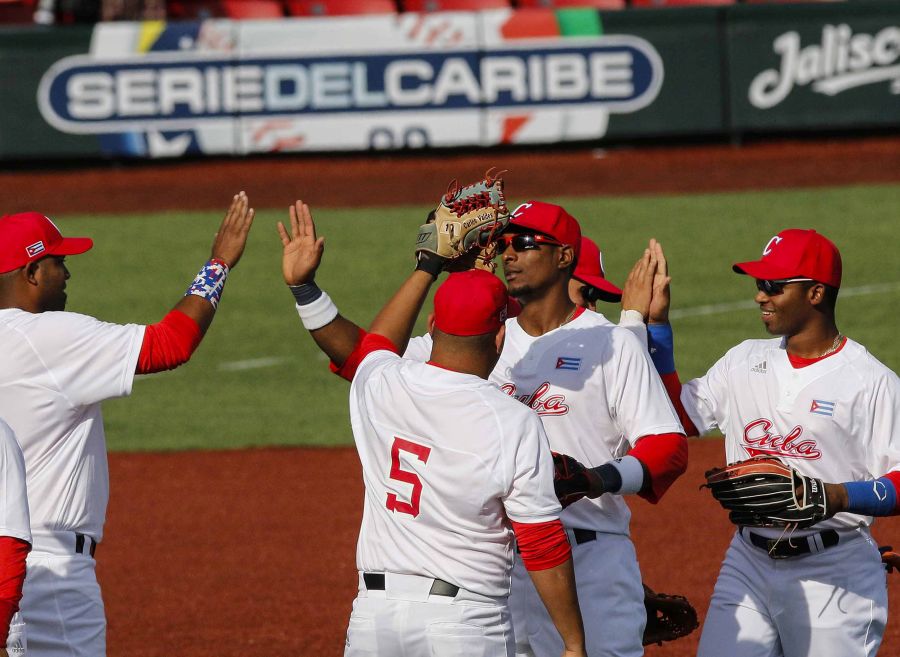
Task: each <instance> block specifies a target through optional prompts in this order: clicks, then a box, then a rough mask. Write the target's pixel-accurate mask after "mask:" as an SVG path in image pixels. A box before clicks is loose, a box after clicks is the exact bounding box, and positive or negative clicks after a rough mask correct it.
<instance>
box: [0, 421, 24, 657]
mask: <svg viewBox="0 0 900 657" xmlns="http://www.w3.org/2000/svg"><path fill="white" fill-rule="evenodd" d="M25 491H26V488H25V463H24V461H23V459H22V450H21V449H20V448H19V444H18V443H17V442H16V436H15V434H14V433H13V430H12V429H11V428H10V427H9V425H8V424H7V423H6V422H4V421H3V420H2V419H0V645H2V646H4V647H0V657H10V656H12V657H17V656H21V655H24V654H25V648H26V644H27V641H26V636H25V624H24V623H23V622H22V619H21V614H19V613H18V610H19V601H20V600H21V599H22V584H23V583H24V582H25V559H26V557H27V555H28V552H29V551H30V550H31V529H30V524H29V521H28V496H27V495H26V492H25Z"/></svg>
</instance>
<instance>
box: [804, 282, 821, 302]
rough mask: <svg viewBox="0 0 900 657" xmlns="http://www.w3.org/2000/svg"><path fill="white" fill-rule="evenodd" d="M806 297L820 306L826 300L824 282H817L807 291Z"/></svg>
mask: <svg viewBox="0 0 900 657" xmlns="http://www.w3.org/2000/svg"><path fill="white" fill-rule="evenodd" d="M806 298H807V299H809V302H810V303H811V304H812V305H814V306H818V305H819V304H820V303H822V302H823V301H824V300H825V286H824V285H823V284H822V283H815V284H814V285H812V286H811V287H810V288H809V289H808V290H807V291H806Z"/></svg>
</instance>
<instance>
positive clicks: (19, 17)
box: [0, 0, 34, 25]
mask: <svg viewBox="0 0 900 657" xmlns="http://www.w3.org/2000/svg"><path fill="white" fill-rule="evenodd" d="M33 21H34V3H33V2H31V0H0V23H10V24H20V25H21V24H24V23H31V22H33Z"/></svg>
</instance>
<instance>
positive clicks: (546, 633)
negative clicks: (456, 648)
mask: <svg viewBox="0 0 900 657" xmlns="http://www.w3.org/2000/svg"><path fill="white" fill-rule="evenodd" d="M566 533H567V534H570V536H569V542H570V543H571V544H572V560H573V563H574V566H575V585H576V589H577V591H578V605H579V606H580V607H581V618H582V621H583V622H584V634H585V644H586V647H587V654H588V657H640V656H641V655H643V654H644V647H643V637H644V626H645V625H646V624H647V612H646V610H645V608H644V587H643V585H642V584H641V571H640V569H639V568H638V563H637V555H636V554H635V552H634V545H633V544H632V542H631V539H630V538H628V537H627V536H623V535H622V534H603V533H599V532H598V533H597V538H596V539H595V540H593V541H588V542H586V543H581V544H580V545H579V544H577V542H576V541H575V540H574V538H573V536H572V534H571V531H569V530H567V532H566ZM509 606H510V610H511V611H512V619H513V627H514V628H515V635H516V656H517V657H559V655H561V654H562V651H563V642H562V637H560V636H559V632H557V631H556V626H555V625H553V621H552V620H551V619H550V614H548V613H547V608H546V607H544V603H543V602H542V601H541V598H540V596H539V595H538V593H537V590H536V589H535V588H534V584H532V582H531V577H530V576H529V575H528V571H527V570H526V569H525V566H524V565H522V560H521V559H520V558H518V556H517V557H516V563H515V567H514V568H513V576H512V587H511V589H510V594H509Z"/></svg>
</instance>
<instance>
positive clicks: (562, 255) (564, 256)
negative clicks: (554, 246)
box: [556, 244, 575, 269]
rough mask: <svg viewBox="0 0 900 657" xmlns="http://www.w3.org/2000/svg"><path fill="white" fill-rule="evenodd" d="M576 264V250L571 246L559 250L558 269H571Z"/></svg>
mask: <svg viewBox="0 0 900 657" xmlns="http://www.w3.org/2000/svg"><path fill="white" fill-rule="evenodd" d="M574 264H575V249H573V248H572V247H571V246H570V245H568V244H566V245H565V246H563V247H561V248H560V250H559V260H558V262H557V265H556V266H557V267H558V268H559V269H568V268H569V267H572V266H574Z"/></svg>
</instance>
